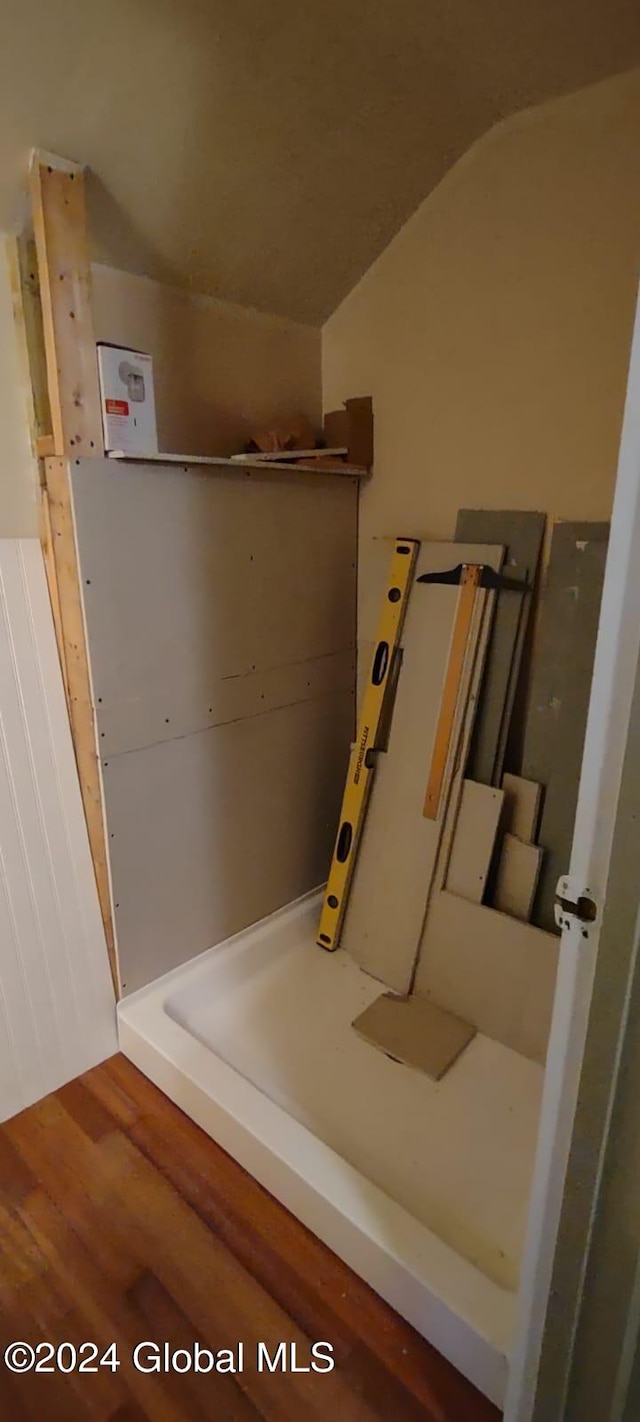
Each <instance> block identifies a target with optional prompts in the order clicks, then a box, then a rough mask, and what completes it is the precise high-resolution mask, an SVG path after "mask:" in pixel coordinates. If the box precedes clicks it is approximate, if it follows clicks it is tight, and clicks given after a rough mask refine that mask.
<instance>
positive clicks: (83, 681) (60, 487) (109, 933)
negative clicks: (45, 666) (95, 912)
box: [43, 459, 118, 985]
mask: <svg viewBox="0 0 640 1422" xmlns="http://www.w3.org/2000/svg"><path fill="white" fill-rule="evenodd" d="M45 478H46V488H45V490H44V499H43V507H46V510H47V516H48V520H49V523H48V530H47V532H48V538H49V540H50V545H51V547H52V549H53V556H54V561H55V568H56V575H57V576H56V588H57V596H58V603H57V615H58V619H59V623H60V631H61V642H62V646H63V649H64V653H63V654H64V664H63V674H64V677H65V685H66V689H67V700H68V705H69V719H70V721H71V733H72V736H73V744H74V747H75V754H76V762H77V766H78V775H79V777H80V790H81V792H82V801H83V805H84V813H85V819H86V821H87V830H88V834H89V844H90V846H91V856H92V859H93V866H94V870H95V875H96V884H97V888H98V898H99V900H100V909H101V912H102V921H103V923H104V930H105V936H106V939H107V949H108V953H109V961H110V963H111V971H112V974H113V979H114V983H116V985H117V979H118V975H117V963H116V952H115V939H114V930H113V918H112V912H111V888H110V882H109V867H108V856H107V848H106V834H105V821H104V812H103V803H102V782H101V778H100V765H99V759H98V747H97V739H96V725H95V716H94V707H93V696H92V691H91V682H90V677H89V666H88V660H87V652H86V643H85V631H84V618H83V612H82V598H81V594H80V585H79V581H78V564H77V558H76V546H75V533H74V525H73V509H72V505H71V491H70V484H69V470H68V464H67V460H66V459H47V460H46V461H45ZM55 612H56V609H54V615H55Z"/></svg>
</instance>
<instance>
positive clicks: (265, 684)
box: [71, 459, 358, 992]
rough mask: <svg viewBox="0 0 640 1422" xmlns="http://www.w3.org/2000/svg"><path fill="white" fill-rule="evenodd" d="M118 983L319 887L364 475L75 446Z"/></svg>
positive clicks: (339, 731)
mask: <svg viewBox="0 0 640 1422" xmlns="http://www.w3.org/2000/svg"><path fill="white" fill-rule="evenodd" d="M71 486H72V498H73V510H74V525H75V534H76V542H77V548H78V562H79V568H80V578H81V586H82V595H83V604H84V616H85V624H86V630H87V645H88V652H89V660H90V670H91V684H92V695H93V699H94V705H95V713H96V726H97V732H98V741H99V749H100V761H101V771H102V781H103V787H104V801H105V812H106V819H107V830H108V846H109V854H110V869H111V886H112V894H113V907H114V922H115V927H116V939H117V950H118V959H119V966H120V974H121V979H122V988H123V992H131V991H132V990H133V989H135V988H138V987H140V986H142V985H144V984H145V983H148V982H150V981H152V980H153V979H154V978H157V977H158V976H159V975H160V974H161V973H165V972H167V971H168V969H170V968H173V967H176V966H178V965H179V964H180V963H183V962H186V961H187V960H188V959H189V958H191V957H193V956H194V955H195V954H198V953H201V952H203V951H204V950H205V949H206V948H209V947H211V946H212V944H215V943H217V942H219V941H220V939H222V938H225V937H227V936H228V935H229V934H230V933H234V932H236V931H238V930H239V929H242V928H245V927H247V926H248V925H249V924H250V923H253V922H254V921H255V920H256V919H258V918H261V917H263V916H264V915H266V914H269V913H271V912H272V911H273V910H274V909H277V908H279V907H281V906H282V905H283V904H285V903H287V902H288V901H289V900H291V899H293V898H296V897H298V896H299V895H300V894H303V893H305V892H306V891H307V890H309V889H311V888H314V887H315V886H316V885H317V884H319V883H321V881H322V880H323V878H324V877H325V875H326V869H327V865H328V863H329V860H330V857H331V847H332V837H333V831H334V825H335V820H336V817H337V815H338V811H339V804H340V793H341V790H342V784H343V779H344V774H345V771H346V765H347V760H348V755H349V745H350V741H351V739H352V736H353V731H354V691H355V614H356V556H357V554H356V548H357V496H358V491H357V482H356V480H352V479H347V478H340V479H336V478H332V477H331V476H330V475H326V476H321V475H318V474H315V473H310V474H301V473H300V472H299V471H296V472H292V473H288V472H286V471H285V472H282V473H280V474H277V473H274V471H273V470H269V471H266V472H265V473H264V474H262V473H261V472H260V471H255V472H253V471H251V472H249V471H248V472H247V473H246V474H244V475H243V476H242V477H240V476H239V474H238V472H237V470H233V471H229V470H227V469H218V468H214V469H207V470H203V469H202V468H201V467H196V468H191V467H189V466H183V465H175V464H169V465H166V466H165V465H163V464H159V463H152V464H151V463H150V464H144V463H130V462H124V461H123V462H118V463H115V462H114V461H112V460H99V459H94V460H78V461H77V462H74V463H73V464H72V465H71Z"/></svg>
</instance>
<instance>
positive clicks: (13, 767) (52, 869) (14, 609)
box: [0, 538, 117, 1120]
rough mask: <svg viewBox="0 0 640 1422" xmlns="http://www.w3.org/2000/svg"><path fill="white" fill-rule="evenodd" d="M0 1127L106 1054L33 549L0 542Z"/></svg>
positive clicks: (92, 916)
mask: <svg viewBox="0 0 640 1422" xmlns="http://www.w3.org/2000/svg"><path fill="white" fill-rule="evenodd" d="M0 686H1V687H2V716H1V726H0V730H1V734H0V844H1V845H2V852H1V854H0V1120H6V1119H7V1117H9V1116H12V1115H14V1114H15V1112H17V1111H21V1110H22V1109H23V1107H25V1106H28V1105H30V1104H31V1102H33V1101H37V1100H38V1099H39V1098H40V1097H41V1096H44V1095H45V1094H46V1093H47V1092H49V1091H54V1090H55V1089H56V1088H57V1087H58V1086H61V1085H62V1084H63V1082H65V1081H70V1080H71V1079H72V1078H73V1077H75V1076H78V1075H79V1073H80V1072H83V1071H87V1070H88V1068H89V1067H92V1066H95V1065H96V1063H97V1062H99V1061H102V1060H104V1058H105V1057H108V1056H111V1054H112V1053H113V1052H115V1051H117V1038H116V1024H115V1001H114V993H113V986H112V983H111V976H110V972H109V963H108V958H107V949H106V944H105V938H104V930H103V927H102V920H101V917H100V909H99V905H98V895H97V891H96V883H95V878H94V873H93V865H92V863H91V858H90V854H89V842H88V839H87V829H86V825H85V820H84V814H83V810H82V801H81V799H80V788H79V785H78V776H77V772H76V766H75V760H74V756H73V747H72V744H71V735H70V732H69V721H68V718H67V708H66V704H65V699H64V690H63V686H62V677H61V674H60V664H59V662H58V654H57V650H56V642H55V636H54V630H53V620H52V617H51V608H50V605H49V596H48V593H47V585H46V581H45V574H44V565H43V561H42V553H41V551H40V545H39V543H38V541H37V539H35V538H29V539H2V538H0Z"/></svg>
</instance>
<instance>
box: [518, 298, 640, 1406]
mask: <svg viewBox="0 0 640 1422" xmlns="http://www.w3.org/2000/svg"><path fill="white" fill-rule="evenodd" d="M639 653H640V301H639V304H638V305H637V307H636V316H635V325H634V333H633V341H632V347H631V360H630V365H629V375H628V381H627V396H626V403H625V412H624V420H623V426H622V437H621V443H620V454H619V460H618V474H617V482H616V489H615V496H614V503H613V513H612V519H611V533H610V539H609V552H608V557H607V565H606V571H605V579H604V587H603V593H602V606H601V612H600V623H599V629H598V638H597V644H596V653H595V663H594V674H593V685H592V691H591V700H590V704H589V715H588V719H587V729H586V736H585V746H584V756H583V762H582V772H581V777H580V789H579V794H578V804H577V810H576V824H575V830H574V839H573V848H572V852H571V864H570V879H571V887H572V891H573V893H572V897H573V894H575V895H578V894H582V893H588V894H589V896H590V897H591V898H593V899H594V900H595V902H596V904H597V906H598V915H597V919H596V921H595V922H594V923H593V924H591V925H584V924H583V923H581V922H580V921H579V920H578V919H577V918H575V917H573V916H572V917H571V919H570V921H569V926H568V927H567V928H565V929H564V931H563V933H562V938H561V944H560V960H559V967H558V980H557V987H556V995H555V1002H554V1009H553V1019H552V1024H551V1033H550V1039H549V1050H548V1055H547V1067H546V1073H545V1084H544V1092H543V1099H542V1111H541V1118H540V1130H539V1136H538V1146H537V1152H536V1162H535V1169H534V1177H533V1187H532V1195H531V1207H530V1212H529V1222H528V1229H527V1238H526V1243H525V1250H524V1257H523V1267H522V1282H521V1288H520V1296H519V1306H518V1324H517V1332H516V1338H515V1343H514V1349H513V1354H512V1360H511V1368H510V1376H509V1384H508V1388H507V1397H506V1402H505V1412H504V1419H505V1422H531V1419H532V1418H533V1414H534V1406H535V1401H536V1380H537V1374H538V1367H539V1361H540V1355H541V1349H542V1340H543V1334H544V1327H545V1318H546V1313H547V1305H548V1300H549V1291H550V1287H551V1278H552V1270H553V1265H554V1256H555V1251H556V1241H557V1238H558V1229H559V1224H560V1214H561V1209H562V1203H563V1195H564V1188H565V1178H566V1172H567V1164H568V1160H569V1154H570V1149H571V1142H572V1134H573V1125H574V1118H575V1113H576V1104H577V1099H578V1087H579V1082H580V1072H581V1068H582V1062H583V1057H584V1049H585V1040H586V1033H587V1023H588V1017H589V1009H590V1005H591V998H592V992H593V983H594V974H595V964H596V958H597V953H598V945H599V939H600V926H601V922H602V907H603V904H604V898H605V893H606V885H607V877H608V872H609V863H610V858H611V847H612V842H613V833H614V828H615V821H616V811H617V803H618V794H619V790H620V783H621V774H622V763H623V758H624V753H625V746H626V740H627V732H628V727H629V718H630V712H631V702H632V696H633V690H634V683H635V677H636V667H637V663H638V655H639ZM585 935H586V936H585ZM619 1058H620V1043H618V1044H616V1050H615V1052H613V1053H612V1055H611V1059H610V1060H609V1061H603V1062H602V1071H603V1073H605V1072H606V1073H607V1075H608V1077H610V1080H611V1086H612V1090H613V1088H614V1087H615V1079H616V1074H617V1066H618V1062H619ZM607 1127H608V1121H607V1122H606V1123H605V1125H604V1128H603V1130H602V1132H601V1136H600V1140H599V1142H598V1143H597V1145H598V1148H599V1150H600V1152H602V1151H603V1150H604V1146H605V1144H606V1136H607ZM596 1195H597V1182H596V1188H595V1189H594V1202H593V1203H594V1207H595V1196H596ZM592 1217H593V1216H592ZM589 1238H590V1229H587V1231H586V1232H585V1238H584V1241H583V1242H582V1244H583V1248H582V1251H581V1257H580V1258H578V1256H577V1255H576V1257H575V1259H574V1260H573V1261H572V1267H573V1268H575V1270H577V1271H578V1272H579V1273H580V1272H581V1271H583V1269H584V1258H585V1254H586V1250H587V1248H588V1243H589ZM574 1247H575V1244H574ZM578 1296H579V1291H578ZM574 1332H575V1327H574ZM567 1366H568V1360H567ZM562 1410H563V1400H562V1397H559V1398H558V1413H557V1418H558V1419H560V1418H561V1416H562ZM549 1422H556V1417H553V1419H552V1418H551V1416H550V1415H549Z"/></svg>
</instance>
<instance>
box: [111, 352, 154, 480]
mask: <svg viewBox="0 0 640 1422" xmlns="http://www.w3.org/2000/svg"><path fill="white" fill-rule="evenodd" d="M97 352H98V373H99V377H100V397H101V407H102V428H103V432H104V447H105V449H106V450H112V449H122V450H124V452H125V453H126V454H157V453H158V431H157V428H156V405H155V398H154V392H153V361H152V359H151V356H150V355H145V354H144V353H143V352H142V351H130V350H127V349H126V348H125V347H123V346H110V345H106V344H104V343H102V342H99V343H98V346H97Z"/></svg>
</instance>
